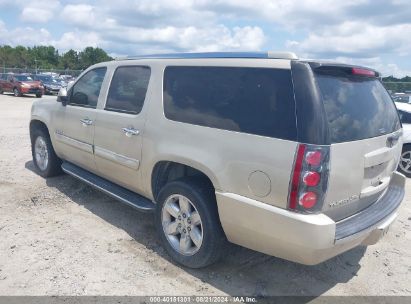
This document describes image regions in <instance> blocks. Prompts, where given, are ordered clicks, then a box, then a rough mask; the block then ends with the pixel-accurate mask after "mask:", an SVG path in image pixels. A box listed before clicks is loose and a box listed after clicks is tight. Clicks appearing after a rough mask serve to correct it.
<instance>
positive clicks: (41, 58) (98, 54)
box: [0, 45, 113, 70]
mask: <svg viewBox="0 0 411 304" xmlns="http://www.w3.org/2000/svg"><path fill="white" fill-rule="evenodd" d="M109 60H113V58H111V57H110V56H109V55H107V53H106V52H105V51H104V50H103V49H101V48H98V47H97V48H94V47H86V48H85V49H84V50H82V51H79V52H77V51H74V50H69V51H67V52H65V53H62V54H60V53H59V51H58V50H57V49H56V48H55V47H53V46H34V47H24V46H21V45H19V46H16V47H11V46H9V45H3V46H0V66H1V67H6V68H23V69H60V70H67V69H69V70H84V69H86V68H87V67H89V66H90V65H93V64H95V63H98V62H102V61H109Z"/></svg>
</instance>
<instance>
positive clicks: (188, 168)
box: [150, 160, 219, 200]
mask: <svg viewBox="0 0 411 304" xmlns="http://www.w3.org/2000/svg"><path fill="white" fill-rule="evenodd" d="M150 176H151V179H150V181H151V184H150V188H151V193H152V195H153V198H154V200H156V199H157V196H158V194H159V192H160V190H161V188H162V187H163V186H164V185H165V184H167V183H168V182H171V181H173V180H177V179H180V178H183V177H191V176H193V177H201V178H203V179H204V181H205V182H208V183H209V184H210V186H211V187H212V188H213V190H215V189H219V185H218V182H217V179H216V178H215V176H213V175H212V174H211V173H210V172H208V170H204V168H201V166H196V165H195V164H194V165H193V164H192V163H189V162H184V161H181V160H178V161H174V160H159V161H157V162H156V163H155V165H154V166H153V169H152V171H151V175H150Z"/></svg>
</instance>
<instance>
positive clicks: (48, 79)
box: [31, 74, 62, 95]
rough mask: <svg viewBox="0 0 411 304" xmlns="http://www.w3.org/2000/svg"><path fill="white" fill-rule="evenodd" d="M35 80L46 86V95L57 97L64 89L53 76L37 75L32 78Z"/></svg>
mask: <svg viewBox="0 0 411 304" xmlns="http://www.w3.org/2000/svg"><path fill="white" fill-rule="evenodd" d="M31 77H32V78H33V79H34V80H37V81H41V83H42V84H43V86H44V94H49V95H51V94H55V95H57V94H58V93H59V91H60V89H61V88H62V85H61V83H60V82H59V81H57V80H55V79H54V78H53V77H52V76H49V75H42V74H35V75H32V76H31Z"/></svg>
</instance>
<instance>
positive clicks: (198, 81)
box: [30, 53, 405, 267]
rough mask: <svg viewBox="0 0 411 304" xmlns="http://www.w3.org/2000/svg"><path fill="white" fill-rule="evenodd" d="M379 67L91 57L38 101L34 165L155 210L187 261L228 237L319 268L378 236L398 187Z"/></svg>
mask: <svg viewBox="0 0 411 304" xmlns="http://www.w3.org/2000/svg"><path fill="white" fill-rule="evenodd" d="M378 76H379V75H378V73H377V72H375V71H373V70H370V69H367V68H362V67H356V66H348V65H341V64H333V63H323V62H313V61H303V60H298V59H297V58H296V56H295V55H294V54H292V53H203V54H171V55H163V56H145V57H139V58H134V59H130V60H119V61H111V62H106V63H100V64H97V65H94V66H92V67H90V68H88V69H87V70H86V71H84V73H83V74H82V75H81V76H80V77H79V78H78V79H77V80H76V82H75V83H74V84H73V85H72V86H70V88H69V90H68V91H67V92H65V91H64V90H63V91H61V92H60V94H59V97H58V101H59V102H55V103H50V102H49V101H36V102H35V103H34V104H33V108H32V115H31V123H30V134H31V141H32V151H33V161H34V164H35V166H36V167H37V169H38V172H39V174H40V175H42V176H44V177H48V176H53V175H56V174H58V173H60V172H61V169H62V170H63V171H64V172H66V173H68V174H70V175H72V176H74V177H76V178H79V179H80V180H82V181H84V182H86V183H88V184H90V185H92V186H94V187H96V188H98V189H100V190H102V191H104V192H106V193H107V194H109V195H111V196H112V197H114V198H116V199H118V200H119V201H121V202H123V203H126V204H128V205H130V206H132V207H135V208H136V209H139V210H142V211H152V212H155V214H156V216H155V224H156V226H157V228H158V233H159V237H160V239H161V242H162V243H163V245H164V247H165V248H166V250H167V251H168V253H169V254H170V256H171V257H172V258H173V259H174V260H176V261H177V262H179V263H181V264H183V265H186V266H188V267H203V266H206V265H209V264H211V263H213V262H215V261H216V260H217V259H218V258H219V257H220V256H221V254H222V252H223V250H224V246H225V244H226V242H227V240H228V241H230V242H232V243H235V244H239V245H242V246H244V247H248V248H251V249H254V250H257V251H261V252H264V253H266V254H270V255H274V256H277V257H281V258H284V259H287V260H291V261H295V262H299V263H303V264H316V263H320V262H322V261H324V260H327V259H329V258H331V257H333V256H335V255H338V254H339V253H342V252H344V251H346V250H348V249H350V248H353V247H355V246H357V245H360V244H363V245H369V244H374V243H376V242H377V241H378V240H379V239H380V238H381V236H382V235H384V233H385V232H386V231H387V230H388V227H389V225H390V224H391V223H392V222H393V220H394V218H395V217H396V212H397V209H398V207H399V205H400V203H401V201H402V199H403V196H404V184H405V178H404V176H403V175H402V174H400V173H398V172H395V170H396V168H397V165H398V162H399V157H400V153H401V147H402V136H401V133H402V129H401V123H400V121H399V118H398V114H397V111H396V108H395V106H394V103H393V101H392V100H391V98H390V96H389V95H388V93H387V91H386V90H385V89H384V87H383V86H382V84H381V82H380V80H379V78H378Z"/></svg>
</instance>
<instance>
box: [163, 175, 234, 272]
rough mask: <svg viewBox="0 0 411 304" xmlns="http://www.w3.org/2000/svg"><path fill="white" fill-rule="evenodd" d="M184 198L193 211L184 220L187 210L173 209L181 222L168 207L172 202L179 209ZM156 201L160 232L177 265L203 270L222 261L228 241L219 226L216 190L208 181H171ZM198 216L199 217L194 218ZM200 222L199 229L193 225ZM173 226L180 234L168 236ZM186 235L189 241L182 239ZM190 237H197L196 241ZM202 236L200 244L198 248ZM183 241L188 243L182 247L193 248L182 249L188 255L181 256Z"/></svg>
mask: <svg viewBox="0 0 411 304" xmlns="http://www.w3.org/2000/svg"><path fill="white" fill-rule="evenodd" d="M182 197H184V198H186V199H188V200H189V201H188V203H189V205H190V211H189V212H187V216H186V217H183V215H184V214H185V213H184V212H183V210H184V208H182V207H180V209H179V210H177V209H173V212H175V213H176V215H177V214H178V215H180V218H181V220H178V217H173V216H171V215H170V214H171V213H169V212H168V211H167V210H168V209H169V208H167V206H169V203H170V202H173V203H172V204H174V206H180V204H181V203H180V200H181V199H182ZM157 201H158V202H157V206H156V216H155V224H156V228H157V232H158V234H159V237H160V239H161V242H162V244H163V246H164V248H165V249H166V251H167V253H168V254H169V255H170V256H171V258H172V259H173V260H174V261H176V262H177V263H179V264H181V265H184V266H187V267H190V268H202V267H206V266H208V265H211V264H213V263H214V262H216V261H217V260H218V259H219V258H220V257H221V254H222V252H223V251H224V249H225V247H226V244H227V241H226V238H225V235H224V232H223V229H222V227H221V224H220V220H219V216H218V211H217V203H216V199H215V194H214V189H213V187H212V186H211V185H210V183H209V182H208V181H205V180H201V179H196V178H194V177H191V178H183V179H180V180H177V181H172V182H170V183H168V184H166V185H165V186H164V187H163V188H162V189H161V191H160V193H159V195H158V200H157ZM186 202H187V201H186ZM185 210H187V209H185ZM195 212H197V214H198V215H199V217H197V216H196V215H195ZM194 218H196V219H194ZM170 219H171V221H170ZM198 219H199V220H200V224H199V225H196V223H194V221H196V222H197V223H198ZM191 220H192V221H191ZM163 223H164V225H163ZM170 223H171V224H172V225H174V226H173V227H175V226H178V225H177V224H176V223H179V224H180V225H181V227H177V230H178V229H179V232H177V233H175V235H171V234H168V233H166V232H165V230H166V227H171V226H172V225H170ZM169 225H170V226H169ZM190 227H191V228H190ZM191 229H192V230H191ZM171 230H172V231H173V229H171ZM189 231H191V232H189ZM183 235H185V236H186V237H185V238H183ZM191 235H193V236H196V237H194V238H193V237H191ZM200 235H201V244H200V245H199V246H197V245H196V243H197V244H199V239H200V238H199V236H200ZM182 238H183V240H189V241H188V242H183V244H188V243H189V244H190V246H191V247H185V246H183V248H184V247H185V249H187V250H185V253H182V252H181V248H182V247H181V245H180V244H181V239H182ZM188 238H189V239H188ZM193 240H196V241H197V242H196V243H195V242H194V241H193ZM173 244H174V245H173Z"/></svg>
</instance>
